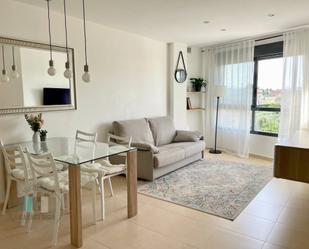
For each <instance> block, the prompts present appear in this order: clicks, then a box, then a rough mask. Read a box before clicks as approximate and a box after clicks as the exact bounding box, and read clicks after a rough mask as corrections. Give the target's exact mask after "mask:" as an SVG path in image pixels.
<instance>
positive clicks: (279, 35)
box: [202, 24, 309, 53]
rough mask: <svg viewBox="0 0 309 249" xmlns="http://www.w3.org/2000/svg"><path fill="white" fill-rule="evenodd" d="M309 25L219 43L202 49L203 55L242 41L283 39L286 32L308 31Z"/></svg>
mask: <svg viewBox="0 0 309 249" xmlns="http://www.w3.org/2000/svg"><path fill="white" fill-rule="evenodd" d="M308 27H309V24H308V25H304V26H301V27H297V28H294V29H287V30H285V31H281V32H277V33H273V34H268V35H260V36H255V37H254V36H253V37H246V38H243V39H239V40H234V41H229V42H225V43H219V44H213V45H209V46H205V47H202V53H203V52H204V51H205V49H207V48H212V47H221V46H225V45H228V44H233V43H237V42H241V41H248V40H254V41H263V40H268V39H272V38H277V37H281V36H283V34H284V33H285V32H289V31H298V30H305V29H308Z"/></svg>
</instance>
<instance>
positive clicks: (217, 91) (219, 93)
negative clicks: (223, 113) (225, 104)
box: [209, 85, 225, 154]
mask: <svg viewBox="0 0 309 249" xmlns="http://www.w3.org/2000/svg"><path fill="white" fill-rule="evenodd" d="M224 95H225V86H223V85H217V86H214V96H216V97H217V111H216V129H215V148H214V149H211V150H209V153H211V154H221V153H222V152H221V151H220V150H217V133H218V114H219V102H220V98H222V97H224Z"/></svg>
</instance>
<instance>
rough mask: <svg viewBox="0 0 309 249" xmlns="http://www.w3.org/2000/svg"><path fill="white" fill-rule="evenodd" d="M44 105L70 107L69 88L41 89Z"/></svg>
mask: <svg viewBox="0 0 309 249" xmlns="http://www.w3.org/2000/svg"><path fill="white" fill-rule="evenodd" d="M43 104H44V105H70V104H71V90H70V88H43Z"/></svg>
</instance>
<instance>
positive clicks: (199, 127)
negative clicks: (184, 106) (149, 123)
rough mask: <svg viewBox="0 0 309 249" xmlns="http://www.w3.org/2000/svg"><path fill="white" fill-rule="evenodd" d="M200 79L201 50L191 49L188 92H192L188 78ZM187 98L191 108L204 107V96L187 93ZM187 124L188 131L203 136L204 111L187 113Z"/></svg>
mask: <svg viewBox="0 0 309 249" xmlns="http://www.w3.org/2000/svg"><path fill="white" fill-rule="evenodd" d="M200 77H202V50H201V48H200V47H191V53H188V81H187V90H188V91H192V84H191V83H190V78H200ZM187 97H189V98H190V101H191V104H192V107H193V108H194V107H204V106H205V94H202V93H195V92H188V93H187ZM187 122H188V127H189V129H190V130H194V131H199V132H201V133H202V134H204V123H205V113H204V111H187Z"/></svg>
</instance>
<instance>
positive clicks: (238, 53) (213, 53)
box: [203, 40, 254, 157]
mask: <svg viewBox="0 0 309 249" xmlns="http://www.w3.org/2000/svg"><path fill="white" fill-rule="evenodd" d="M253 57H254V41H252V40H249V41H242V42H238V43H233V44H229V45H224V46H217V47H210V48H205V50H204V54H203V71H204V72H203V76H204V78H206V79H207V80H208V87H207V94H206V126H205V127H206V129H205V137H206V143H207V146H208V147H212V146H214V134H215V115H216V96H214V95H213V93H214V86H215V85H224V86H225V87H226V94H225V96H224V97H223V98H222V99H220V109H219V121H218V143H217V146H218V148H220V149H222V150H226V151H230V152H233V153H235V154H237V155H239V156H243V157H247V156H248V154H249V136H250V125H251V122H250V121H251V104H252V88H253V73H254V61H253Z"/></svg>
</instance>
